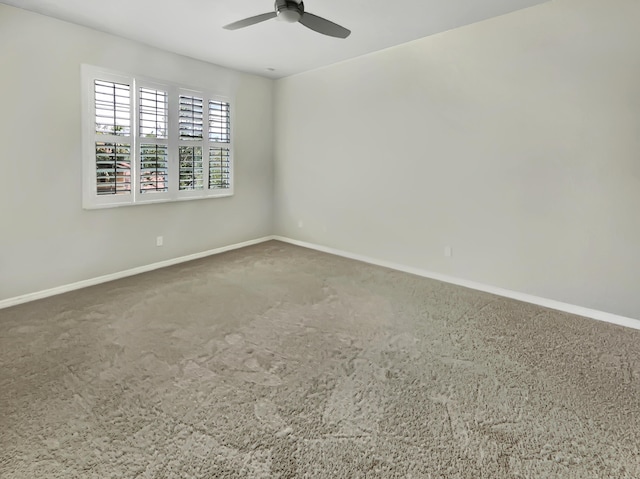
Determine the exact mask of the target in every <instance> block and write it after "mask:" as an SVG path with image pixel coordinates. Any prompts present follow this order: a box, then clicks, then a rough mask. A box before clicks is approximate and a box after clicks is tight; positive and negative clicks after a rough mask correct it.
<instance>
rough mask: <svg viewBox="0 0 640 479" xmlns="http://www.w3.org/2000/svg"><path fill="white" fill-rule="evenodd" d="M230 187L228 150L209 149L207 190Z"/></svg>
mask: <svg viewBox="0 0 640 479" xmlns="http://www.w3.org/2000/svg"><path fill="white" fill-rule="evenodd" d="M230 187H231V158H230V154H229V148H209V189H216V188H220V189H229V188H230Z"/></svg>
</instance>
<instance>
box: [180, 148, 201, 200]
mask: <svg viewBox="0 0 640 479" xmlns="http://www.w3.org/2000/svg"><path fill="white" fill-rule="evenodd" d="M179 157H180V173H179V174H180V187H179V189H180V190H201V189H203V188H204V164H203V163H202V146H181V147H180V154H179Z"/></svg>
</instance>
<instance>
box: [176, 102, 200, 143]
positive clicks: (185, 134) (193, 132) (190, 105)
mask: <svg viewBox="0 0 640 479" xmlns="http://www.w3.org/2000/svg"><path fill="white" fill-rule="evenodd" d="M203 103H204V100H203V99H202V98H198V97H196V96H189V95H180V98H179V109H178V112H179V113H178V125H179V135H180V139H181V140H202V128H203Z"/></svg>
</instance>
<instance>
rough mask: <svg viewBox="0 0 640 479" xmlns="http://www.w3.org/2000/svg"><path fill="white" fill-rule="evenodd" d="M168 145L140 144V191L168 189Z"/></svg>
mask: <svg viewBox="0 0 640 479" xmlns="http://www.w3.org/2000/svg"><path fill="white" fill-rule="evenodd" d="M168 150H169V148H168V146H167V145H153V144H151V145H150V144H142V145H140V193H142V194H144V193H151V192H154V191H168V180H169V177H168V176H169V159H168Z"/></svg>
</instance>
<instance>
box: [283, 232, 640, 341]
mask: <svg viewBox="0 0 640 479" xmlns="http://www.w3.org/2000/svg"><path fill="white" fill-rule="evenodd" d="M272 239H275V240H278V241H282V242H284V243H290V244H293V245H297V246H302V247H304V248H309V249H314V250H317V251H322V252H324V253H330V254H334V255H337V256H343V257H345V258H350V259H354V260H357V261H362V262H364V263H370V264H374V265H377V266H384V267H385V268H390V269H395V270H397V271H403V272H405V273H411V274H415V275H416V276H422V277H424V278H430V279H435V280H438V281H443V282H445V283H451V284H455V285H458V286H464V287H466V288H470V289H475V290H478V291H484V292H485V293H491V294H495V295H498V296H503V297H505V298H511V299H516V300H518V301H523V302H525V303H531V304H536V305H538V306H544V307H545V308H550V309H555V310H557V311H564V312H565V313H571V314H575V315H578V316H583V317H587V318H591V319H596V320H598V321H604V322H606V323H611V324H617V325H619V326H626V327H627V328H633V329H640V320H637V319H633V318H627V317H625V316H619V315H617V314H612V313H606V312H604V311H598V310H596V309H589V308H585V307H582V306H576V305H573V304H569V303H563V302H561V301H555V300H553V299H546V298H540V297H538V296H534V295H531V294H526V293H519V292H517V291H511V290H508V289H503V288H498V287H496V286H490V285H486V284H482V283H476V282H475V281H468V280H466V279H460V278H455V277H453V276H447V275H444V274H439V273H433V272H431V271H426V270H423V269H419V268H414V267H412V266H406V265H403V264H398V263H393V262H391V261H384V260H379V259H375V258H370V257H368V256H363V255H360V254H355V253H350V252H347V251H342V250H338V249H335V248H330V247H327V246H321V245H317V244H313V243H307V242H306V241H298V240H294V239H291V238H286V237H283V236H273V237H272Z"/></svg>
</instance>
